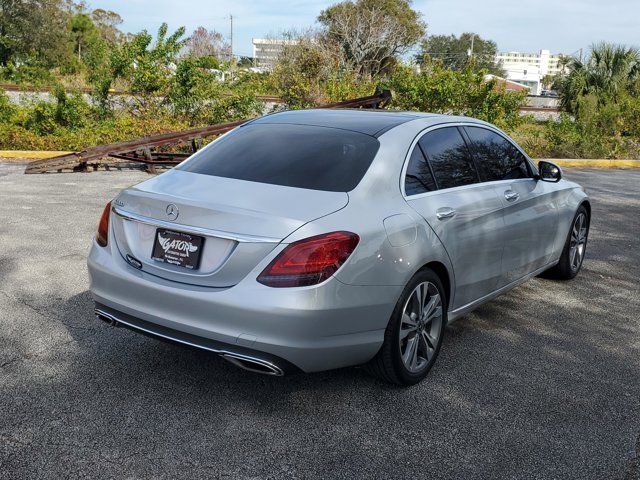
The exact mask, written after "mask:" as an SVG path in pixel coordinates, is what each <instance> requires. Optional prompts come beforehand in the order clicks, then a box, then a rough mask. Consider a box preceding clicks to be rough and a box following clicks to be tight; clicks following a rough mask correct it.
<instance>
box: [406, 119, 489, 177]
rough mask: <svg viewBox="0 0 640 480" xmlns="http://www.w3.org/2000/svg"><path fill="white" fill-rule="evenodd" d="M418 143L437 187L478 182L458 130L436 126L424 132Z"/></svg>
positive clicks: (469, 155) (467, 150)
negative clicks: (435, 128)
mask: <svg viewBox="0 0 640 480" xmlns="http://www.w3.org/2000/svg"><path fill="white" fill-rule="evenodd" d="M418 143H419V144H420V146H421V147H422V150H423V151H424V153H425V154H426V156H427V160H428V161H429V164H430V165H431V170H432V171H433V174H434V175H435V180H436V183H437V184H438V188H440V189H443V188H452V187H460V186H462V185H469V184H472V183H477V182H478V180H479V179H478V172H476V168H475V165H474V164H473V160H472V158H471V154H470V153H469V149H468V148H467V145H466V143H465V142H464V139H463V138H462V135H461V134H460V131H459V130H458V129H457V128H456V127H445V128H438V129H437V130H433V131H431V132H429V133H426V134H425V135H424V136H423V137H422V138H421V139H420V140H419V141H418Z"/></svg>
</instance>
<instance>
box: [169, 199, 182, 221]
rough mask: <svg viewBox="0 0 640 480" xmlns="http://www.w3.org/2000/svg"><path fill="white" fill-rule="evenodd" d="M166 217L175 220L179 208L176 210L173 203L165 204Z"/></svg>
mask: <svg viewBox="0 0 640 480" xmlns="http://www.w3.org/2000/svg"><path fill="white" fill-rule="evenodd" d="M166 212H167V217H169V220H175V219H176V218H178V215H179V214H180V210H178V207H176V206H175V205H174V204H173V203H170V204H169V205H167V209H166Z"/></svg>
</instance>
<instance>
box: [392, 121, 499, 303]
mask: <svg viewBox="0 0 640 480" xmlns="http://www.w3.org/2000/svg"><path fill="white" fill-rule="evenodd" d="M404 193H405V197H406V200H407V202H408V203H409V205H410V206H411V207H412V208H414V209H415V210H416V211H417V212H418V213H419V214H420V215H421V216H422V217H423V218H424V219H425V220H426V221H427V222H428V223H429V225H430V226H431V228H432V229H433V230H434V232H435V233H436V234H437V235H438V237H439V238H440V240H441V241H442V243H443V245H444V247H445V249H446V250H447V253H448V255H449V258H450V259H451V263H452V265H453V269H454V276H455V285H456V288H455V294H454V298H453V299H452V304H451V309H452V310H453V309H456V308H459V307H462V306H464V305H466V304H468V303H471V302H473V301H474V300H477V299H479V298H481V297H483V296H485V295H487V294H489V293H491V292H492V291H494V290H495V289H496V287H497V285H498V281H499V279H500V277H501V259H502V247H503V227H504V222H503V218H502V202H501V200H500V198H499V197H498V195H497V194H496V191H495V188H494V186H492V185H487V184H483V183H480V177H479V175H478V172H477V170H476V167H475V165H474V162H473V160H472V158H471V154H470V152H469V150H468V147H467V145H466V143H465V141H464V139H463V136H462V133H461V131H460V130H459V129H458V127H455V126H446V127H437V128H435V129H432V130H430V131H428V132H427V133H425V134H424V135H423V136H422V137H420V138H419V140H418V142H417V143H416V144H415V145H414V147H413V150H412V151H411V154H410V158H409V162H408V163H407V167H406V174H405V180H404Z"/></svg>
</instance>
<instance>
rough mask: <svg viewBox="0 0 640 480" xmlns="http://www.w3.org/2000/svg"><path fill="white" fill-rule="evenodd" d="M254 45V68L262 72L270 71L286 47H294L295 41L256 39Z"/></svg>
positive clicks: (253, 41)
mask: <svg viewBox="0 0 640 480" xmlns="http://www.w3.org/2000/svg"><path fill="white" fill-rule="evenodd" d="M252 43H253V66H254V67H255V68H257V69H259V70H260V71H268V70H271V69H273V66H274V65H275V63H276V60H277V59H278V55H280V52H282V48H283V47H284V46H285V45H293V44H295V43H296V41H295V40H284V39H275V38H254V39H253V40H252Z"/></svg>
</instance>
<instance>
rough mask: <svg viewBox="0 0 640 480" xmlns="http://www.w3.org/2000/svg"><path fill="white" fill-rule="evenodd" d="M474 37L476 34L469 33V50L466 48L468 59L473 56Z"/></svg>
mask: <svg viewBox="0 0 640 480" xmlns="http://www.w3.org/2000/svg"><path fill="white" fill-rule="evenodd" d="M475 38H476V34H475V33H472V34H471V47H470V48H469V50H467V55H468V56H469V59H471V58H473V41H474V40H475Z"/></svg>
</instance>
